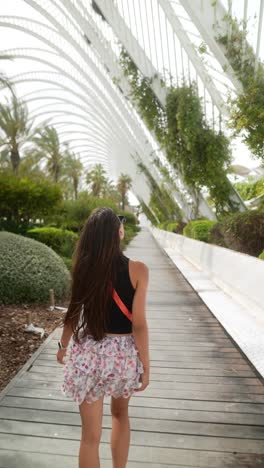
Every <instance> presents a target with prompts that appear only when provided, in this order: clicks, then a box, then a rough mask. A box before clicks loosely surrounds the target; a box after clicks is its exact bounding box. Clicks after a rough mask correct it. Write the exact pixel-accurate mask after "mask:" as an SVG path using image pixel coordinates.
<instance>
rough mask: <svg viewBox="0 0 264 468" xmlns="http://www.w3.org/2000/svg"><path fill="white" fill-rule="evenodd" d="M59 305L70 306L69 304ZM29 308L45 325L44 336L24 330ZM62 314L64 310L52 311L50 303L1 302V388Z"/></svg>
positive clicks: (36, 322)
mask: <svg viewBox="0 0 264 468" xmlns="http://www.w3.org/2000/svg"><path fill="white" fill-rule="evenodd" d="M60 305H61V306H63V307H67V304H60ZM29 312H31V314H32V323H33V324H34V325H35V326H36V327H42V328H44V330H45V334H44V336H43V338H41V337H40V335H35V334H33V333H26V332H25V325H26V324H27V317H28V313H29ZM62 317H63V312H62V311H58V310H54V311H50V310H49V305H48V304H37V305H36V304H35V305H32V304H30V305H26V304H25V305H0V322H1V328H0V362H1V366H0V391H1V390H2V389H3V388H4V387H5V386H6V385H7V384H8V383H9V382H10V380H11V379H12V378H13V377H14V376H15V375H16V374H17V372H18V371H19V369H20V368H21V367H22V366H23V365H24V364H25V363H26V362H27V360H28V359H29V358H30V357H31V355H32V354H33V353H34V352H35V351H36V350H37V349H38V347H39V346H40V345H41V343H43V341H45V339H46V338H47V337H48V336H49V335H50V333H51V332H52V331H53V330H54V329H55V328H57V326H58V325H59V323H60V321H61V319H62Z"/></svg>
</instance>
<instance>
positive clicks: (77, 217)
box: [45, 193, 117, 233]
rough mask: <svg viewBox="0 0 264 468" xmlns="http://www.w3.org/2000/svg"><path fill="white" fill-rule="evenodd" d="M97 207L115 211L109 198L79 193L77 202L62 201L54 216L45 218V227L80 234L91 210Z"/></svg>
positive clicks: (113, 204) (114, 206)
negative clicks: (106, 207)
mask: <svg viewBox="0 0 264 468" xmlns="http://www.w3.org/2000/svg"><path fill="white" fill-rule="evenodd" d="M99 206H108V207H110V208H112V209H113V210H115V211H117V210H116V205H115V203H114V202H113V200H111V199H109V198H98V197H93V196H90V195H87V193H80V195H79V198H78V200H65V201H63V202H62V203H61V204H60V206H59V207H58V209H57V210H56V213H55V214H54V215H51V216H48V217H46V219H45V225H46V226H47V225H48V226H50V227H57V228H62V229H67V230H69V231H73V232H77V233H80V232H81V230H82V227H83V225H84V223H85V221H86V220H87V218H88V217H89V216H90V214H91V212H92V211H93V209H94V208H97V207H99Z"/></svg>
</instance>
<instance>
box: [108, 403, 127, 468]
mask: <svg viewBox="0 0 264 468" xmlns="http://www.w3.org/2000/svg"><path fill="white" fill-rule="evenodd" d="M129 400H130V398H123V397H121V398H116V399H115V398H113V397H112V398H111V413H112V433H111V450H112V459H113V468H125V467H126V464H127V458H128V451H129V444H130V424H129V417H128V404H129Z"/></svg>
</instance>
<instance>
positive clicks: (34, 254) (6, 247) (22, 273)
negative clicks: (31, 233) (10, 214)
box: [0, 231, 70, 304]
mask: <svg viewBox="0 0 264 468" xmlns="http://www.w3.org/2000/svg"><path fill="white" fill-rule="evenodd" d="M69 287H70V273H69V271H68V270H67V268H66V266H65V264H64V262H63V260H62V259H61V258H60V257H59V256H58V255H57V254H56V253H55V252H54V251H53V250H52V249H50V248H49V247H47V246H46V245H44V244H42V243H40V242H37V241H35V240H33V239H29V238H27V237H23V236H20V235H17V234H13V233H10V232H6V231H2V232H0V303H3V304H21V303H32V302H38V303H40V302H48V301H49V290H50V289H53V290H54V295H55V298H56V299H64V298H66V297H67V294H68V292H69Z"/></svg>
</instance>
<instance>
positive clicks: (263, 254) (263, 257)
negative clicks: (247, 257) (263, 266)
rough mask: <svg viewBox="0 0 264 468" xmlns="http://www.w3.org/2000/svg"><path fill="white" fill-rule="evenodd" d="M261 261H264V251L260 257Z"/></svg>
mask: <svg viewBox="0 0 264 468" xmlns="http://www.w3.org/2000/svg"><path fill="white" fill-rule="evenodd" d="M259 258H260V260H264V250H263V252H262V253H261V254H260V255H259Z"/></svg>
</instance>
